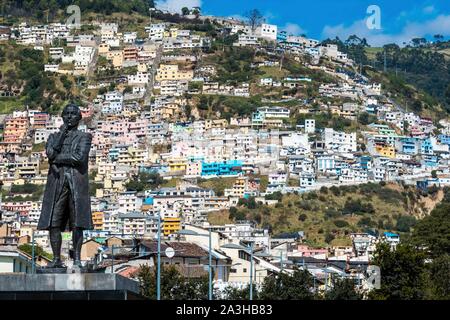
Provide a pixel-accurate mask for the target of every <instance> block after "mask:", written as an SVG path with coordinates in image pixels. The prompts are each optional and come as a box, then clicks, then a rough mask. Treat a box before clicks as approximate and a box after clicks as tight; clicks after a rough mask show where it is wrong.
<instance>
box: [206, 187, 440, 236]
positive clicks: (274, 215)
mask: <svg viewBox="0 0 450 320" xmlns="http://www.w3.org/2000/svg"><path fill="white" fill-rule="evenodd" d="M340 189H341V190H343V189H342V188H340ZM355 189H356V190H351V188H350V189H348V191H347V192H345V193H344V192H342V193H341V194H340V195H335V194H333V193H332V192H331V191H328V192H327V193H323V192H317V193H315V194H316V195H317V198H315V196H314V195H313V196H311V193H307V194H303V195H295V194H289V195H285V196H284V197H283V199H282V201H281V204H279V205H277V206H270V207H269V206H258V208H256V209H253V210H250V209H247V208H244V207H239V208H238V210H239V211H243V212H244V213H245V214H246V217H247V218H248V219H255V217H256V219H258V216H259V218H260V219H261V223H260V226H268V225H270V226H271V227H272V232H273V234H277V233H280V232H293V231H300V230H303V231H305V233H306V237H307V239H308V241H309V242H310V243H311V244H313V245H325V244H326V243H325V236H326V234H327V233H332V234H333V235H334V236H335V240H333V241H332V242H331V244H333V245H346V244H348V241H349V237H348V233H350V232H357V231H363V230H365V229H366V228H367V227H365V226H360V225H358V222H359V221H360V220H361V218H370V219H371V220H372V221H373V223H374V225H373V227H374V228H376V229H378V230H379V231H380V232H384V231H396V229H395V226H396V223H397V219H398V217H399V216H404V215H414V216H419V215H423V214H426V213H427V212H429V211H430V210H431V209H432V208H433V207H434V205H435V204H436V203H437V202H438V201H439V200H440V198H441V196H442V195H441V193H438V194H437V196H436V197H426V198H424V197H420V196H418V195H417V194H416V193H415V191H412V190H413V189H412V188H411V189H404V188H403V187H401V186H398V185H389V186H387V187H384V188H381V189H380V190H381V192H380V195H378V194H376V193H372V194H371V195H368V194H365V193H364V192H363V191H361V189H360V188H358V187H357V188H355ZM411 192H412V193H414V198H411V195H410V196H408V195H407V194H408V193H411ZM347 199H351V200H361V201H362V202H363V203H367V202H369V203H371V204H372V206H373V208H374V213H372V214H368V213H365V214H362V215H357V214H355V215H353V216H352V215H342V209H343V207H344V205H345V202H346V201H347ZM424 204H426V205H427V208H426V209H425V210H424V209H422V208H423V207H424ZM332 210H336V211H337V212H338V214H339V215H338V216H336V217H327V215H326V212H327V211H332ZM422 210H424V211H425V212H422ZM302 214H304V215H305V216H306V219H304V221H302V220H301V219H299V217H300V215H302ZM337 220H343V221H345V222H347V223H348V226H345V227H338V226H336V224H335V221H337ZM209 221H210V222H211V223H213V224H225V223H232V220H231V219H229V216H228V214H227V213H226V212H219V213H211V214H210V215H209ZM379 221H382V222H383V228H381V227H379V225H378V224H379Z"/></svg>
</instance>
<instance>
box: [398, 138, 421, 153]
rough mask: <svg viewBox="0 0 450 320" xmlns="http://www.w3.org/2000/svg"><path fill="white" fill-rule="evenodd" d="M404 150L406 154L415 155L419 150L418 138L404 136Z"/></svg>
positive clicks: (402, 140)
mask: <svg viewBox="0 0 450 320" xmlns="http://www.w3.org/2000/svg"><path fill="white" fill-rule="evenodd" d="M400 141H401V142H402V152H403V153H405V154H412V155H415V154H417V152H418V149H417V141H418V140H417V139H416V138H402V139H401V140H400Z"/></svg>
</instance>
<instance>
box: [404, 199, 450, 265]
mask: <svg viewBox="0 0 450 320" xmlns="http://www.w3.org/2000/svg"><path fill="white" fill-rule="evenodd" d="M447 198H450V192H449V191H447V192H446V198H444V200H443V202H442V203H441V204H439V205H437V206H436V208H434V209H433V211H431V214H430V215H429V216H427V217H425V218H423V219H422V220H420V221H419V222H418V223H417V224H416V226H415V227H414V231H413V234H412V237H411V238H412V241H413V243H414V244H416V245H417V246H420V247H424V248H426V251H427V255H428V256H430V257H431V258H437V257H440V256H442V255H444V254H450V237H449V236H448V235H449V234H450V201H448V200H450V199H447Z"/></svg>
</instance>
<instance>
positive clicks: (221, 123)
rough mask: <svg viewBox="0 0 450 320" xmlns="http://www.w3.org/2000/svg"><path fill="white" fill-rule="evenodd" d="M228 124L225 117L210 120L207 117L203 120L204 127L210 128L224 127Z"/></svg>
mask: <svg viewBox="0 0 450 320" xmlns="http://www.w3.org/2000/svg"><path fill="white" fill-rule="evenodd" d="M227 126H228V121H227V120H226V119H217V120H211V119H207V120H205V129H206V130H208V129H211V128H226V127H227Z"/></svg>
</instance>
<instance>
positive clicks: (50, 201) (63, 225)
mask: <svg viewBox="0 0 450 320" xmlns="http://www.w3.org/2000/svg"><path fill="white" fill-rule="evenodd" d="M81 117H82V116H81V111H80V109H79V108H78V106H76V105H74V104H69V105H67V106H66V107H65V108H64V110H63V112H62V118H63V121H64V125H62V126H61V128H60V131H59V132H56V133H52V134H51V135H50V136H49V138H48V141H47V144H46V153H47V157H48V162H49V164H50V168H49V171H48V176H47V184H46V187H45V192H44V200H43V203H42V211H41V216H40V218H39V223H38V230H49V236H50V245H51V247H52V251H53V261H52V262H51V263H50V264H49V265H48V267H49V268H60V267H64V265H63V263H62V261H61V242H62V238H61V232H63V231H65V230H67V229H68V230H70V231H72V241H73V249H74V256H73V260H74V266H77V267H81V246H82V244H83V230H91V229H93V224H92V214H91V201H90V196H89V175H88V160H89V150H90V148H91V141H92V135H91V134H89V133H84V132H81V131H79V130H78V123H79V122H80V120H81Z"/></svg>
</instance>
